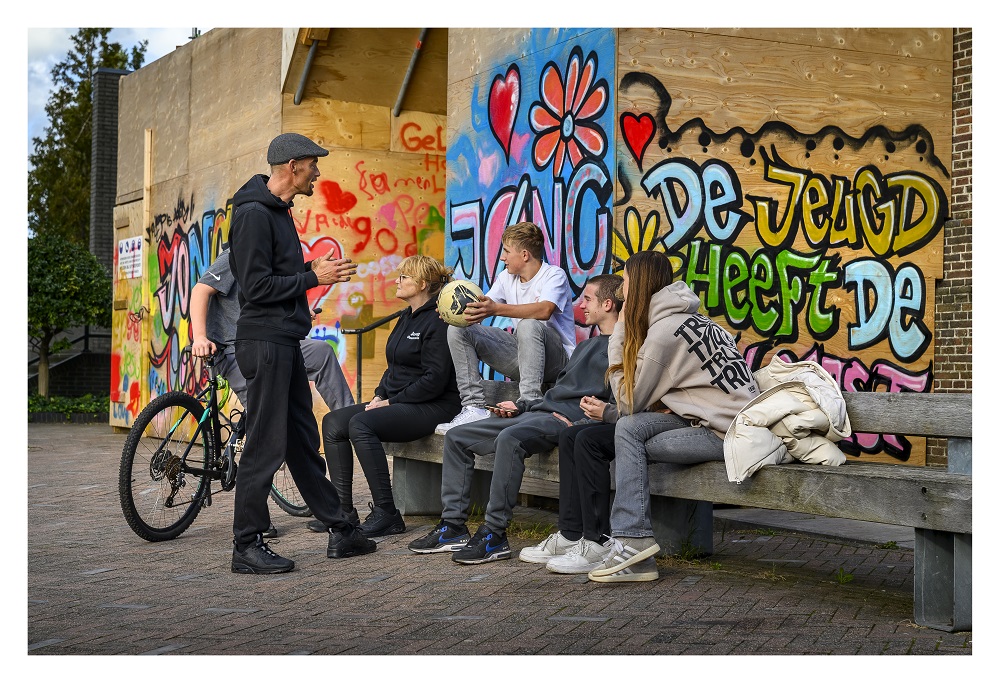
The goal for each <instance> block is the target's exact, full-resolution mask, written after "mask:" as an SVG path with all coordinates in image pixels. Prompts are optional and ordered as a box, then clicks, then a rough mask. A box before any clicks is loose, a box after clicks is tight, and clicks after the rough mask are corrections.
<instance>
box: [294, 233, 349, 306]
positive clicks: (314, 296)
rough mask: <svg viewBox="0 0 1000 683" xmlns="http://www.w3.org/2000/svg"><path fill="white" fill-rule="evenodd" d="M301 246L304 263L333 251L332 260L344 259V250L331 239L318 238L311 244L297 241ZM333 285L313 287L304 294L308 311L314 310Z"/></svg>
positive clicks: (338, 243)
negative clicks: (307, 303)
mask: <svg viewBox="0 0 1000 683" xmlns="http://www.w3.org/2000/svg"><path fill="white" fill-rule="evenodd" d="M299 242H300V244H302V257H303V260H305V261H312V260H314V259H317V258H319V257H320V256H325V255H326V252H328V251H330V250H331V249H333V257H334V258H344V250H343V249H342V248H341V246H340V242H338V241H337V240H335V239H333V238H332V237H320V238H317V239H316V240H315V241H313V243H312V244H306V243H305V242H302V241H301V240H299ZM331 287H333V285H319V286H317V287H313V288H312V289H310V290H308V291H307V292H306V298H307V299H309V309H310V310H312V309H314V308H316V306H317V305H318V304H319V302H320V301H322V300H323V297H325V296H326V295H327V292H329V291H330V288H331Z"/></svg>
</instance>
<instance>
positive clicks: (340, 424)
mask: <svg viewBox="0 0 1000 683" xmlns="http://www.w3.org/2000/svg"><path fill="white" fill-rule="evenodd" d="M460 409H461V406H460V405H459V404H458V403H457V402H453V401H447V402H444V401H431V402H428V403H394V404H392V405H388V406H385V407H383V408H375V409H373V410H365V404H359V405H353V406H347V407H344V408H340V409H338V410H333V411H330V412H329V413H327V414H326V416H325V417H324V418H323V450H324V452H325V453H326V462H327V465H328V466H329V469H330V481H332V482H333V486H334V488H336V489H337V495H338V496H339V497H340V504H341V506H342V508H343V510H344V511H345V512H349V511H350V510H352V509H353V508H354V495H353V482H354V454H355V453H357V455H358V462H360V463H361V469H362V470H363V471H364V473H365V479H367V480H368V488H369V489H370V490H371V494H372V502H373V503H374V504H375V505H377V506H378V507H380V508H382V509H383V510H386V511H388V512H395V511H396V504H395V501H393V498H392V484H391V482H390V479H389V463H388V461H387V460H386V456H385V449H384V448H383V447H382V442H383V441H395V442H401V441H415V440H417V439H420V438H423V437H425V436H429V435H431V434H433V433H434V428H435V427H437V426H438V425H439V424H441V423H443V422H449V421H451V419H452V418H453V417H455V415H456V414H457V413H458V411H459V410H460ZM352 446H353V452H352V448H351V447H352Z"/></svg>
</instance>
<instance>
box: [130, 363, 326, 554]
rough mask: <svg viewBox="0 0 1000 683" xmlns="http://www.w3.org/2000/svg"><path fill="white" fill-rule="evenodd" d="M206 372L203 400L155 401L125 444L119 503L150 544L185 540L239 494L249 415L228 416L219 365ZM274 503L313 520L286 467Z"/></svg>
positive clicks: (172, 395)
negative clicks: (208, 511)
mask: <svg viewBox="0 0 1000 683" xmlns="http://www.w3.org/2000/svg"><path fill="white" fill-rule="evenodd" d="M206 366H207V367H208V384H207V386H206V387H205V388H204V389H203V390H202V391H201V392H200V393H198V394H197V395H196V396H192V395H191V394H188V393H186V392H183V391H171V392H168V393H166V394H163V395H162V396H158V397H157V398H155V399H153V400H152V401H150V403H149V405H147V406H146V407H145V409H143V411H142V412H141V413H140V414H139V417H137V418H136V420H135V422H134V423H133V424H132V428H131V429H130V430H129V433H128V437H127V438H126V439H125V446H124V447H123V448H122V458H121V464H120V467H119V471H118V496H119V499H120V501H121V507H122V512H123V513H124V515H125V521H126V522H128V525H129V526H130V527H131V528H132V531H134V532H135V533H136V534H137V535H138V536H139V537H140V538H143V539H145V540H147V541H168V540H170V539H174V538H177V537H178V536H180V535H181V534H182V533H184V531H185V530H186V529H187V528H188V527H189V526H191V523H192V522H194V519H195V517H197V516H198V513H199V512H201V509H202V508H205V507H208V506H210V505H211V504H212V496H213V495H215V494H217V493H219V492H221V491H231V490H232V489H233V487H234V486H236V471H237V469H238V464H237V462H236V460H237V456H238V455H239V454H240V453H241V452H242V450H243V436H244V434H243V420H242V417H243V411H241V410H239V409H236V408H234V409H232V410H231V411H230V412H229V415H224V414H222V412H221V411H220V409H219V402H218V385H219V379H218V376H217V374H216V371H215V365H214V363H213V362H212V359H211V358H207V359H206ZM213 487H215V490H213ZM271 499H272V500H274V502H275V503H276V504H277V505H278V507H280V508H281V509H282V510H284V511H285V512H287V513H288V514H290V515H294V516H296V517H311V516H312V513H311V511H310V510H309V507H308V506H307V505H306V504H305V502H304V501H303V500H302V497H301V496H300V494H299V491H298V489H297V488H296V487H295V482H294V481H293V480H292V477H291V474H290V473H289V472H288V468H287V467H286V466H285V464H284V463H282V465H281V469H279V470H278V471H277V472H276V473H275V475H274V480H273V481H272V482H271Z"/></svg>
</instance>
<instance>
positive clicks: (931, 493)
mask: <svg viewBox="0 0 1000 683" xmlns="http://www.w3.org/2000/svg"><path fill="white" fill-rule="evenodd" d="M649 471H650V474H649V478H650V482H649V488H650V492H651V493H652V494H653V495H664V496H671V497H674V498H685V499H690V500H710V501H714V502H716V503H728V504H731V505H744V506H749V507H758V508H766V509H770V510H788V511H791V512H802V513H806V514H815V515H822V516H824V517H839V518H843V519H857V520H862V521H866V522H879V523H882V524H897V525H900V526H911V527H917V528H922V529H936V530H939V531H951V532H956V533H971V532H972V477H971V476H966V475H956V474H949V473H948V472H946V471H944V470H939V469H933V468H927V467H907V466H905V465H886V464H881V463H859V462H848V463H846V464H844V465H841V466H840V467H830V466H826V465H804V464H801V463H789V464H787V465H771V466H767V467H763V468H761V469H760V470H759V471H757V472H756V473H755V474H754V475H753V477H751V478H749V479H747V480H745V481H744V482H743V483H742V484H733V483H731V482H729V480H728V479H727V478H726V468H725V464H724V463H721V462H711V463H703V464H700V465H691V466H681V465H671V464H667V463H653V464H651V466H650V468H649Z"/></svg>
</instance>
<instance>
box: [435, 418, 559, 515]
mask: <svg viewBox="0 0 1000 683" xmlns="http://www.w3.org/2000/svg"><path fill="white" fill-rule="evenodd" d="M566 427H567V425H566V423H565V422H563V421H562V420H560V419H559V418H557V417H555V416H554V415H553V414H552V413H550V412H545V411H537V412H530V411H529V412H527V413H521V414H520V415H517V416H515V417H510V418H505V417H488V418H486V419H485V420H477V421H476V422H469V423H467V424H464V425H459V426H457V427H452V428H451V429H449V430H448V433H447V434H446V435H445V439H444V457H443V459H442V463H441V507H442V512H441V519H443V520H445V521H446V522H455V523H457V524H465V522H466V520H468V519H469V502H470V500H471V496H472V472H473V467H474V465H475V462H476V456H477V455H490V454H495V457H494V460H493V477H492V478H491V479H490V502H489V504H488V505H487V506H486V524H487V525H488V526H489V527H490V528H491V529H493V530H494V531H504V530H505V529H506V528H507V526H508V525H509V524H510V520H511V518H512V517H513V516H514V512H513V511H514V506H515V505H517V494H518V491H519V490H520V489H521V479H522V478H523V477H524V459H525V458H526V457H528V456H529V455H532V454H535V453H545V452H547V451H550V450H552V449H553V448H555V447H556V446H558V445H559V434H560V433H562V431H563V430H564V429H566Z"/></svg>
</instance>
